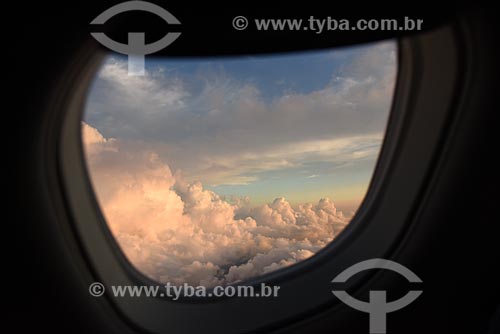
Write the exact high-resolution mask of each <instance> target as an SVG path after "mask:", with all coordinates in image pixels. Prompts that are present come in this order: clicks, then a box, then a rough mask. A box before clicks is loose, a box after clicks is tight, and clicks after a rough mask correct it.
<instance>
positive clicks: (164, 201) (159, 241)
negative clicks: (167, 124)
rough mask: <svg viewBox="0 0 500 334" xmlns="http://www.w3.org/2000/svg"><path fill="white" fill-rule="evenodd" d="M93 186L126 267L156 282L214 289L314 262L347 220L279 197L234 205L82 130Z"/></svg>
mask: <svg viewBox="0 0 500 334" xmlns="http://www.w3.org/2000/svg"><path fill="white" fill-rule="evenodd" d="M82 134H83V142H84V150H85V154H86V157H87V163H88V167H89V171H90V177H91V181H92V184H93V187H94V190H95V193H96V196H97V199H98V201H99V203H100V206H101V209H102V211H103V214H104V215H105V217H106V220H107V222H108V224H109V227H110V229H111V231H112V233H113V235H114V236H115V237H116V240H117V242H118V244H119V245H120V247H121V249H122V250H123V252H124V253H125V255H126V256H127V258H128V259H129V260H130V262H131V263H132V264H133V265H134V266H135V267H136V268H137V269H138V270H139V271H141V272H143V273H144V274H145V275H147V276H149V277H151V278H152V279H154V280H157V281H159V282H163V283H166V282H171V283H173V284H183V283H184V282H187V283H189V284H191V285H205V286H209V287H211V286H214V285H218V284H231V283H236V282H240V281H242V280H245V279H248V278H251V277H254V276H258V275H261V274H265V273H268V272H271V271H274V270H277V269H280V268H283V267H286V266H289V265H292V264H294V263H296V262H298V261H302V260H305V259H307V258H309V257H311V256H312V255H313V254H314V253H316V252H317V251H318V250H320V249H321V248H323V247H325V246H326V245H327V244H328V243H329V242H331V241H332V239H333V238H334V237H335V236H337V235H338V234H339V233H340V232H341V231H342V229H343V228H344V226H345V225H346V224H347V222H348V221H349V219H348V218H347V217H344V215H343V214H342V212H339V211H337V209H336V208H335V205H334V203H333V202H332V201H331V200H329V199H326V198H325V199H321V200H319V201H318V202H317V203H316V204H302V205H299V206H297V207H292V206H291V205H290V203H288V202H287V201H286V200H285V199H284V198H276V199H275V200H274V201H273V202H272V203H269V204H265V205H259V206H252V204H251V201H250V199H249V198H234V199H233V200H232V201H231V203H230V202H229V201H226V200H224V199H223V198H222V197H220V196H219V195H217V194H216V193H214V192H212V191H210V190H207V189H204V187H203V185H202V184H201V183H200V182H188V181H186V180H185V179H184V178H183V177H182V174H181V173H180V172H172V170H171V169H170V168H169V166H168V165H167V164H165V163H164V162H163V161H162V159H161V158H160V157H159V155H158V154H156V153H155V152H153V151H145V150H143V149H142V148H140V149H137V147H134V145H133V143H131V142H127V141H124V140H120V139H109V138H105V137H104V136H102V134H101V133H100V132H99V131H97V130H96V129H95V128H92V127H91V126H89V125H87V124H85V123H83V124H82Z"/></svg>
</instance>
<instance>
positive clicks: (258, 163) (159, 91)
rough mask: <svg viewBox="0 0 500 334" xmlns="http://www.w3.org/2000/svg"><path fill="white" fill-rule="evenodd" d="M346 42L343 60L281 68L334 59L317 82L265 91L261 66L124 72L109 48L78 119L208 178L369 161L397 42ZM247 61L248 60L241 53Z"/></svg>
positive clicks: (222, 180) (221, 181)
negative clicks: (247, 74)
mask: <svg viewBox="0 0 500 334" xmlns="http://www.w3.org/2000/svg"><path fill="white" fill-rule="evenodd" d="M342 52H343V51H340V53H338V54H340V55H342ZM350 52H351V53H346V55H349V56H348V57H347V56H345V59H344V58H343V59H341V60H335V59H333V60H332V59H327V58H328V55H325V56H324V58H325V59H326V60H321V59H319V58H314V59H310V58H308V57H310V56H307V55H304V56H303V59H305V60H306V62H305V63H304V64H302V69H301V68H294V69H289V72H294V73H295V74H297V73H300V74H301V76H302V77H303V78H304V80H305V79H306V78H309V74H308V70H309V67H310V66H312V65H309V64H308V62H307V61H308V60H309V59H310V60H309V62H322V64H323V63H324V64H329V63H332V62H337V63H338V66H337V67H336V68H335V69H334V72H333V73H331V74H329V75H328V76H327V78H326V79H327V81H326V82H325V84H324V85H323V86H322V87H321V88H319V89H314V90H307V89H305V88H304V87H302V88H303V89H297V88H293V86H290V88H284V89H283V91H282V92H280V93H279V94H274V95H272V96H269V94H267V92H266V90H265V88H263V87H262V85H260V84H259V80H258V79H259V78H258V77H259V76H265V75H266V73H264V72H265V71H264V70H262V69H261V70H262V71H264V72H262V73H261V72H258V73H255V75H256V76H257V78H247V79H244V78H240V77H237V78H236V77H235V75H234V73H228V72H227V71H225V70H223V69H219V68H218V67H217V65H216V64H214V65H212V66H208V65H207V67H208V68H207V69H201V70H197V71H195V72H194V73H191V72H190V73H186V72H185V71H182V70H177V69H176V67H175V66H178V67H180V68H182V66H185V64H177V63H169V64H168V65H165V67H161V68H160V70H156V71H155V70H151V71H150V72H148V74H147V75H146V76H144V77H137V76H128V74H127V64H126V61H122V60H117V59H113V58H110V59H109V60H108V61H107V62H106V63H105V65H104V66H103V67H102V70H101V71H100V74H99V77H98V80H96V82H95V85H94V87H93V90H92V92H91V98H90V99H89V103H88V106H87V112H86V114H85V121H86V122H87V123H88V124H91V125H92V126H94V127H96V128H97V129H99V130H100V131H101V132H102V133H104V134H105V135H106V136H108V137H113V138H121V139H128V140H134V141H142V142H146V143H147V145H145V146H147V147H148V148H149V149H154V150H155V151H156V152H157V153H158V155H159V156H160V157H162V158H163V159H164V160H165V161H168V162H169V165H170V167H171V168H172V169H175V170H177V169H181V170H183V171H184V173H185V177H186V178H188V179H190V180H191V181H195V180H202V181H203V182H204V184H206V185H208V186H213V185H227V184H232V185H234V184H248V183H251V182H253V181H256V180H260V179H263V178H265V177H266V176H267V175H268V174H266V173H268V172H272V171H276V170H280V171H283V170H284V169H288V170H296V171H300V172H304V173H305V174H307V173H309V175H311V174H318V175H319V174H325V173H330V172H331V170H321V168H319V167H318V166H321V165H324V164H325V163H330V164H331V165H339V164H346V163H349V164H353V163H354V162H355V161H362V162H363V161H366V160H369V164H373V163H374V161H375V158H376V156H377V154H378V151H379V148H380V143H381V139H382V136H383V132H384V129H385V124H386V122H387V116H388V111H389V108H390V103H391V99H392V92H393V89H394V78H395V73H396V65H395V62H396V59H395V46H394V43H392V42H391V43H380V44H375V45H370V46H367V47H364V48H359V49H356V50H354V51H350ZM338 54H337V53H335V55H338ZM330 58H331V57H330ZM256 61H257V60H256ZM226 65H227V64H226ZM200 66H201V65H200ZM248 66H252V60H248V62H243V61H242V62H241V67H248ZM266 70H268V71H269V69H267V68H266ZM296 72H297V73H296ZM285 75H286V74H285ZM280 87H281V86H280ZM268 89H269V88H268ZM110 97H112V98H110ZM145 106H147V107H146V108H145ZM339 153H340V154H339Z"/></svg>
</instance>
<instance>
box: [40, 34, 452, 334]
mask: <svg viewBox="0 0 500 334" xmlns="http://www.w3.org/2000/svg"><path fill="white" fill-rule="evenodd" d="M455 34H456V31H455V30H454V28H451V27H444V28H440V29H437V30H435V31H433V32H429V33H424V34H421V35H415V36H411V37H405V38H403V39H401V40H399V42H398V73H397V79H396V87H395V91H394V98H393V103H392V107H391V111H390V114H389V121H388V125H387V129H386V134H385V137H384V141H383V145H382V148H381V151H380V154H379V158H378V161H377V164H376V167H375V170H374V173H373V177H372V180H371V182H370V185H369V187H368V191H367V194H366V196H365V199H364V200H363V202H362V203H361V206H360V207H359V209H358V212H357V213H356V215H355V216H354V218H353V219H352V221H351V222H350V223H349V224H348V225H347V226H346V228H345V229H344V231H343V232H342V233H341V234H340V235H339V236H338V237H337V238H335V241H334V242H332V243H331V244H329V245H328V246H326V247H325V248H323V249H322V250H321V251H319V252H318V253H317V254H316V255H315V256H313V257H312V258H310V259H308V260H305V261H302V262H299V263H297V264H295V265H293V266H291V267H288V268H285V269H282V270H279V271H276V272H272V273H269V274H266V275H262V276H259V277H256V278H254V279H250V280H248V281H245V282H244V284H245V285H256V284H260V283H261V282H266V284H269V285H273V284H279V285H280V286H281V288H280V296H279V297H278V298H266V299H258V298H217V299H204V300H192V299H184V300H178V301H170V300H167V299H166V298H145V297H144V298H143V297H135V298H130V297H129V298H113V297H111V296H109V295H107V294H106V295H105V296H104V297H101V298H102V299H103V302H106V303H108V304H109V305H111V307H112V308H113V309H114V311H116V312H118V313H119V314H121V316H122V317H123V318H124V319H126V321H127V322H128V323H130V324H131V325H133V326H135V327H137V328H140V329H142V330H146V331H151V332H165V331H167V330H168V331H169V332H172V333H175V332H179V333H182V332H200V331H204V332H211V331H215V330H217V331H218V332H228V333H232V332H248V331H256V330H261V331H262V330H269V329H273V328H276V326H279V325H282V324H285V323H286V324H291V323H293V322H294V319H296V318H300V317H303V316H304V315H308V314H317V313H320V312H322V310H325V309H331V308H339V307H340V306H342V305H343V304H342V303H341V302H340V301H339V300H337V299H336V298H335V297H334V296H333V295H332V294H331V293H330V291H331V289H332V285H331V283H330V281H331V279H332V278H333V277H335V276H336V275H337V274H338V273H340V272H341V271H342V270H344V269H345V268H346V267H348V266H350V265H352V264H354V263H356V262H359V261H362V260H365V259H368V258H374V257H383V258H392V259H394V258H397V256H398V253H399V252H400V250H401V243H402V241H403V240H404V238H406V237H408V232H409V231H410V230H411V229H412V228H414V226H413V225H412V220H413V216H414V215H415V214H417V213H418V208H419V205H420V204H421V202H422V201H424V195H425V191H424V190H425V189H423V188H422V184H424V181H425V180H426V179H427V178H428V175H429V171H430V170H432V166H433V164H434V163H435V160H436V155H437V154H438V152H439V150H438V148H439V147H440V144H441V141H442V133H443V130H445V129H446V126H447V124H448V123H449V122H448V118H449V110H450V109H451V101H452V100H453V97H454V88H455V81H456V80H457V78H458V77H459V74H458V73H457V69H458V64H459V61H460V59H459V56H458V54H459V51H458V48H459V41H458V40H457V38H456V37H457V36H456V35H455ZM436 50H440V52H437V51H436ZM103 57H104V54H103V53H102V52H99V51H97V50H96V49H93V48H88V47H87V48H86V51H84V52H82V54H81V55H80V59H79V61H78V62H75V64H74V69H73V71H71V70H69V71H68V74H66V76H65V78H63V79H64V80H63V82H64V84H61V86H60V89H59V90H56V92H57V93H58V99H56V101H55V102H54V106H53V108H51V112H52V113H53V115H54V116H53V122H52V124H51V132H52V136H51V137H50V139H49V143H48V145H54V147H57V148H58V149H57V150H56V152H55V153H54V154H55V156H54V159H49V166H48V167H47V168H55V169H56V170H57V171H58V172H57V175H58V182H59V184H60V189H61V191H62V194H63V196H64V197H65V198H66V200H65V211H66V213H67V214H68V215H69V216H68V219H69V225H70V227H69V228H68V227H67V226H66V227H64V228H63V233H64V234H66V238H67V240H68V242H69V243H76V244H77V245H76V246H74V247H73V248H72V251H73V252H75V256H76V253H79V254H83V257H84V259H85V263H84V264H82V263H79V264H77V265H78V266H80V267H81V270H82V271H89V274H88V275H85V279H84V280H85V281H86V282H85V283H86V284H90V283H92V282H93V281H99V282H102V283H103V284H104V285H105V286H111V285H152V284H158V283H157V282H154V281H152V280H150V279H148V278H147V277H145V276H144V275H143V274H141V273H140V272H138V270H137V269H135V267H134V266H133V265H132V264H130V263H129V261H128V260H127V259H126V258H125V256H124V254H123V252H122V251H121V250H120V249H119V247H118V244H117V242H116V240H115V239H114V237H113V236H112V234H111V232H110V230H109V228H108V225H107V223H106V221H105V220H104V217H103V215H102V213H101V212H100V209H99V206H98V203H97V201H96V198H95V196H94V194H93V189H92V187H91V184H90V179H89V176H88V172H87V170H86V163H85V160H84V154H83V149H82V148H83V145H82V138H81V132H80V129H81V119H82V117H81V116H82V112H83V105H84V103H85V100H86V97H87V91H88V88H89V85H90V83H91V81H92V80H93V78H94V75H95V73H96V71H97V70H98V67H99V65H100V63H101V61H102V59H103ZM82 69H83V70H82ZM436 73H440V75H439V76H438V75H436ZM429 77H432V78H433V81H432V80H431V81H430V82H433V85H432V87H426V86H423V82H429ZM68 83H69V84H68ZM433 97H436V98H433ZM437 97H439V98H437ZM422 133H425V138H424V137H423V136H422ZM408 170H410V171H411V174H412V175H413V176H414V177H413V178H412V179H407V175H408ZM376 277H377V275H375V274H374V273H372V272H370V271H368V272H364V273H360V274H359V275H357V276H356V277H353V278H352V279H351V280H349V282H347V283H346V285H345V288H346V289H347V290H349V291H352V293H351V294H352V295H354V296H356V295H360V294H362V293H363V291H366V290H367V289H368V286H369V285H370V284H371V283H372V282H373V281H374V280H375V279H376ZM297 295H300V303H297V300H298V298H296V296H297ZM249 315H251V316H249ZM221 323H224V328H222V327H221V326H220V324H221Z"/></svg>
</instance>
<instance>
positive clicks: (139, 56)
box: [90, 1, 181, 75]
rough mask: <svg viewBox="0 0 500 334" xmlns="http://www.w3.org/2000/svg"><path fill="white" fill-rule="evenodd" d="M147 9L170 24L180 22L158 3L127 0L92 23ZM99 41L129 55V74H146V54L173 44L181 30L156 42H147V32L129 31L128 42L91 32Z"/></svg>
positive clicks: (109, 9)
mask: <svg viewBox="0 0 500 334" xmlns="http://www.w3.org/2000/svg"><path fill="white" fill-rule="evenodd" d="M133 10H139V11H146V12H150V13H153V14H156V15H158V16H159V17H161V18H162V19H164V20H165V21H166V22H167V23H168V24H180V22H179V20H177V19H176V18H175V17H174V16H173V15H172V14H170V13H169V12H168V11H166V10H165V9H163V8H161V7H160V6H158V5H155V4H153V3H150V2H146V1H127V2H123V3H120V4H118V5H115V6H113V7H111V8H108V9H107V10H105V11H104V12H102V13H101V14H100V15H99V16H97V17H96V18H95V19H94V20H93V21H92V22H90V24H104V23H106V21H108V20H109V19H110V18H112V17H113V16H115V15H117V14H120V13H124V12H128V11H133ZM90 34H91V35H92V37H94V38H95V39H96V40H97V41H98V42H99V43H101V44H102V45H104V46H105V47H107V48H108V49H111V50H113V51H115V52H118V53H122V54H126V55H128V70H129V75H144V56H145V55H147V54H150V53H154V52H158V51H160V50H162V49H164V48H166V47H167V46H169V45H170V44H172V43H173V42H174V41H175V40H176V39H177V38H178V37H179V36H180V35H181V33H180V32H169V33H167V34H166V35H165V36H163V37H162V38H161V39H159V40H157V41H156V42H154V43H150V44H146V37H145V33H143V32H129V33H128V44H123V43H119V42H117V41H115V40H112V39H111V38H109V37H108V36H106V35H105V34H104V33H102V32H93V33H90Z"/></svg>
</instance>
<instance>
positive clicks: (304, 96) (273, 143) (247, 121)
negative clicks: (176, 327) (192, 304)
mask: <svg viewBox="0 0 500 334" xmlns="http://www.w3.org/2000/svg"><path fill="white" fill-rule="evenodd" d="M396 53H397V44H396V43H395V42H394V41H389V42H381V43H375V44H369V45H363V46H355V47H349V48H341V49H333V50H321V51H312V52H303V53H289V54H278V55H254V56H245V57H241V56H240V57H234V58H204V59H201V58H154V57H147V58H146V73H145V74H144V75H142V76H138V75H129V73H128V70H127V58H126V57H123V56H121V55H118V54H109V55H108V56H107V57H106V59H105V60H104V62H103V64H102V67H101V68H100V70H99V72H98V73H97V74H96V77H95V79H94V81H93V84H92V86H91V89H90V91H89V94H88V97H87V102H86V107H85V111H84V114H83V119H82V138H83V145H84V155H85V159H86V163H87V169H88V173H89V177H90V181H91V184H92V186H93V189H94V192H95V195H96V198H97V201H98V203H99V205H100V208H101V210H102V213H103V215H104V217H105V219H106V221H107V224H108V226H109V228H110V230H111V232H112V234H113V236H114V237H115V239H116V241H117V243H118V245H119V246H120V248H121V250H122V251H123V253H124V254H125V256H126V257H127V259H128V260H129V262H130V263H131V264H132V265H134V266H135V267H136V268H137V269H138V270H139V271H140V272H142V273H143V274H144V275H146V276H148V277H150V278H151V279H154V280H156V281H159V282H161V283H167V282H170V283H171V284H175V285H182V284H184V283H188V284H190V285H193V286H196V285H203V286H207V287H212V286H215V285H225V284H233V283H237V282H240V281H243V280H246V279H249V278H254V277H256V276H260V275H263V274H266V273H269V272H272V271H275V270H279V269H281V268H285V267H288V266H290V265H293V264H295V263H297V262H299V261H303V260H306V259H308V258H310V257H311V256H313V255H314V254H315V253H316V252H318V251H319V250H320V249H322V248H324V247H325V246H326V245H328V244H329V243H330V242H332V240H334V239H335V237H336V236H338V235H339V233H341V232H342V230H343V229H344V227H345V226H346V225H347V224H348V223H349V221H350V220H351V219H352V217H353V216H354V214H355V212H356V210H357V208H358V207H359V205H360V204H361V202H362V200H363V197H364V195H365V193H366V191H367V188H368V186H369V183H370V179H371V175H372V173H373V170H374V167H375V164H376V160H377V157H378V154H379V151H380V148H381V145H382V140H383V137H384V131H385V127H386V123H387V120H388V116H389V110H390V107H391V102H392V97H393V93H394V86H395V77H396V72H397V61H396V59H397V57H396Z"/></svg>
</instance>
